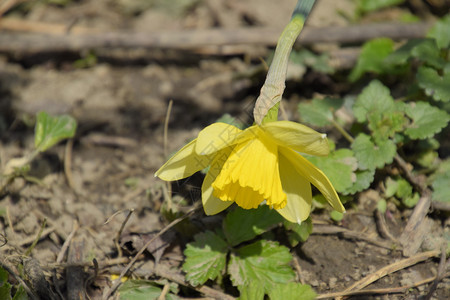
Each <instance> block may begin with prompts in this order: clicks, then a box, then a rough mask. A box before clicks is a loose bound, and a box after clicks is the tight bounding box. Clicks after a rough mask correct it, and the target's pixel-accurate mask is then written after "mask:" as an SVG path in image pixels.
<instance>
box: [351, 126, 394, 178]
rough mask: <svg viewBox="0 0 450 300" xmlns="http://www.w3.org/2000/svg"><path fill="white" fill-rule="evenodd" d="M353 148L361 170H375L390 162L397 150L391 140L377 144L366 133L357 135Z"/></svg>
mask: <svg viewBox="0 0 450 300" xmlns="http://www.w3.org/2000/svg"><path fill="white" fill-rule="evenodd" d="M352 149H353V151H354V153H355V157H356V159H358V163H359V168H360V169H361V170H373V169H375V168H382V167H383V166H384V165H385V164H390V163H391V162H392V161H393V159H394V156H395V154H396V151H397V148H396V146H395V144H394V143H393V142H392V141H391V140H385V141H381V142H379V143H377V144H376V145H375V144H374V143H373V142H372V141H371V139H370V136H368V135H366V134H364V133H360V134H359V135H358V136H357V137H356V139H355V140H354V141H353V143H352Z"/></svg>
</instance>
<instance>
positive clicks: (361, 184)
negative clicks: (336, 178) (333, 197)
mask: <svg viewBox="0 0 450 300" xmlns="http://www.w3.org/2000/svg"><path fill="white" fill-rule="evenodd" d="M355 176H356V179H355V181H354V182H353V184H352V185H351V186H350V187H348V188H347V189H345V190H344V191H342V194H344V195H352V194H356V193H357V192H361V191H363V190H365V189H367V188H368V187H369V186H370V184H371V183H372V181H373V178H374V176H375V170H374V169H371V170H357V171H356V172H355Z"/></svg>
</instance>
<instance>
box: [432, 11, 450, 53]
mask: <svg viewBox="0 0 450 300" xmlns="http://www.w3.org/2000/svg"><path fill="white" fill-rule="evenodd" d="M427 37H430V38H434V39H436V43H437V45H438V47H439V48H440V49H444V48H449V47H450V14H448V15H446V16H445V17H443V18H442V19H441V20H439V21H437V22H436V24H434V26H433V27H432V28H431V29H430V31H429V32H428V34H427Z"/></svg>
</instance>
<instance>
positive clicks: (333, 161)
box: [298, 16, 450, 207]
mask: <svg viewBox="0 0 450 300" xmlns="http://www.w3.org/2000/svg"><path fill="white" fill-rule="evenodd" d="M449 36H450V16H447V17H444V18H443V19H442V20H440V21H439V22H437V23H436V25H435V26H434V27H433V28H432V29H431V30H430V32H429V33H428V36H427V38H423V39H414V40H411V41H408V42H406V43H405V44H404V45H403V46H401V47H400V48H398V49H394V42H393V41H391V40H389V39H385V38H383V39H375V40H372V41H369V42H367V43H366V44H365V45H364V46H363V49H362V52H361V54H360V57H359V59H358V62H357V64H356V66H355V68H354V69H353V70H352V72H351V73H350V76H349V79H350V80H351V81H353V82H356V81H358V80H359V79H361V78H363V76H364V75H365V74H366V73H368V72H370V73H372V74H377V75H379V76H380V77H381V78H380V79H381V80H383V79H384V80H385V81H387V82H388V81H389V80H392V79H393V78H395V80H398V81H401V80H404V83H403V84H404V86H405V87H406V88H405V89H404V91H405V92H404V94H403V95H399V96H400V97H399V98H398V99H394V97H393V96H392V92H391V90H390V89H389V87H388V86H387V85H386V84H384V83H383V82H382V81H380V80H378V79H373V80H372V81H371V82H370V83H369V84H368V85H367V86H366V87H365V88H363V90H362V92H361V93H360V94H359V95H358V96H357V97H356V99H354V98H352V97H346V98H345V99H329V98H325V99H314V100H312V101H310V102H309V103H301V104H299V107H298V109H299V113H300V117H301V119H302V120H303V121H304V122H306V123H308V124H311V125H313V126H318V127H323V126H334V127H336V128H337V129H338V130H339V131H340V132H341V133H342V135H343V137H345V138H346V139H347V140H348V142H349V143H350V149H339V150H337V151H335V152H334V153H332V154H331V155H329V156H328V157H308V159H309V160H310V161H311V162H312V163H314V164H315V165H316V166H318V167H319V168H321V169H322V170H323V171H324V172H325V174H326V175H327V176H328V177H329V178H330V180H331V182H332V183H333V185H334V186H335V187H336V190H337V191H338V192H339V193H341V194H344V195H350V194H355V193H357V192H359V191H362V190H364V189H366V188H368V187H369V186H370V185H371V183H372V182H373V181H374V175H375V172H376V171H377V170H380V169H383V168H384V167H385V166H386V165H389V164H391V163H392V162H393V161H394V160H399V159H400V160H403V159H405V160H406V161H408V162H411V163H412V164H413V165H416V166H417V169H414V170H412V173H415V172H416V171H417V170H420V168H421V169H422V171H425V172H426V173H431V174H432V175H431V176H430V177H429V178H430V180H429V182H428V184H430V185H431V186H432V188H433V191H434V192H433V199H434V200H438V201H439V200H440V201H448V197H443V195H444V193H446V192H447V191H448V187H447V186H448V184H444V182H448V178H449V176H450V175H449V174H450V173H449V170H448V168H446V167H445V166H447V165H448V159H447V160H445V161H443V162H441V163H440V164H438V163H436V161H439V155H438V153H437V151H436V150H437V149H438V148H439V142H438V140H437V139H435V138H434V137H435V136H436V135H437V134H439V133H440V132H441V131H442V130H443V129H444V128H446V127H447V125H448V122H449V120H450V115H449V113H448V111H449V109H450V107H449V106H448V103H449V102H450V55H449V53H450V52H449V47H450V39H449ZM339 109H343V110H345V111H347V113H350V114H351V115H352V116H353V117H354V119H355V122H354V123H353V124H347V126H348V127H350V128H351V130H350V133H349V132H347V131H346V130H344V128H343V126H342V125H343V123H344V122H343V121H342V120H341V119H339V117H338V114H336V112H337V111H338V110H339ZM412 149H414V151H411V150H412ZM411 152H414V154H413V155H408V153H411ZM384 186H385V189H386V192H385V197H386V198H390V199H392V200H393V201H395V202H396V203H397V204H399V205H400V204H402V205H404V206H406V207H413V206H414V205H415V204H416V203H417V201H418V199H419V197H420V196H419V193H418V192H419V191H414V189H413V186H412V185H411V184H410V182H408V181H407V180H406V178H404V177H402V176H400V175H393V176H391V177H388V179H386V181H385V182H384Z"/></svg>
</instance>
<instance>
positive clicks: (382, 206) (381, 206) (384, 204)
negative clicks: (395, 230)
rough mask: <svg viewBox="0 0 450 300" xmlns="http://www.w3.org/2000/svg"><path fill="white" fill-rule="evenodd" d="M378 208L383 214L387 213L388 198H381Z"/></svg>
mask: <svg viewBox="0 0 450 300" xmlns="http://www.w3.org/2000/svg"><path fill="white" fill-rule="evenodd" d="M377 209H378V211H379V212H380V213H382V214H384V213H386V210H387V202H386V199H380V201H378V202H377Z"/></svg>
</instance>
